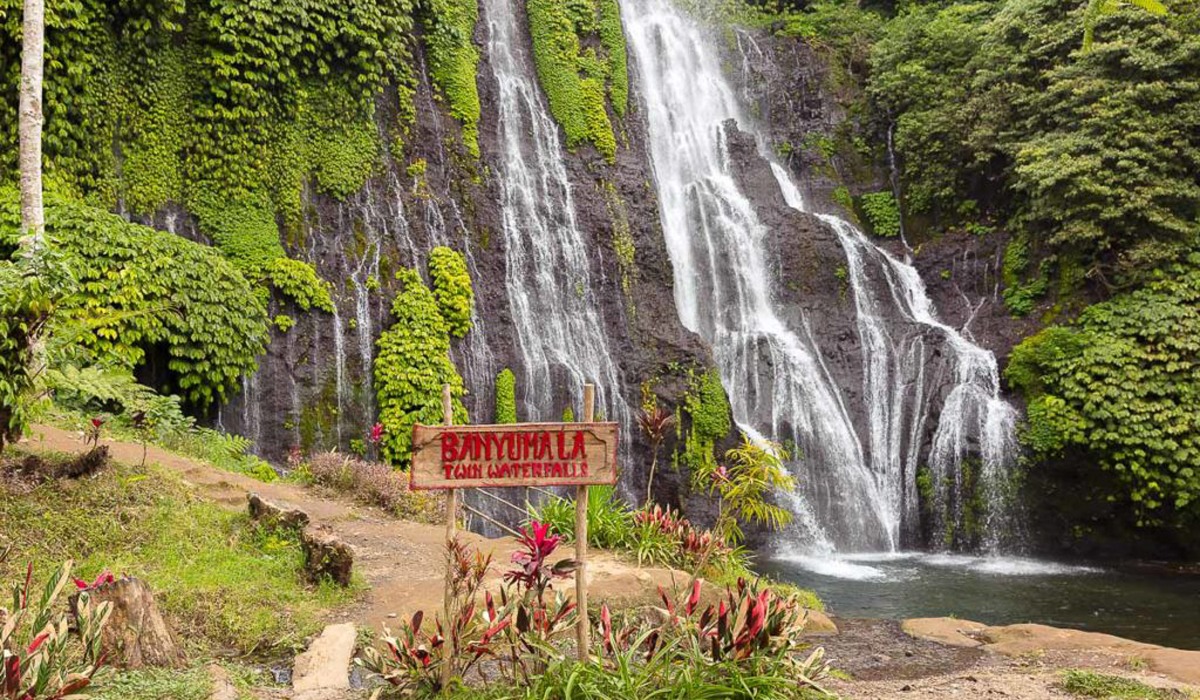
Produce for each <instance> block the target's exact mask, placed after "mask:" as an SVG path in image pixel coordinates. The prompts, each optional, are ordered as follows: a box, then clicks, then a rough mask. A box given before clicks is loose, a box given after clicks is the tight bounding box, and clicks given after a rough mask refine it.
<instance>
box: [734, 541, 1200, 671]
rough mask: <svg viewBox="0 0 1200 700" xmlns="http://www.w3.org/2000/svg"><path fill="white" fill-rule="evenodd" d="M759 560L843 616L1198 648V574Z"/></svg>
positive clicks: (994, 563) (870, 559)
mask: <svg viewBox="0 0 1200 700" xmlns="http://www.w3.org/2000/svg"><path fill="white" fill-rule="evenodd" d="M756 568H758V569H759V570H760V571H761V572H763V573H768V574H771V575H773V576H775V577H776V578H779V579H781V580H784V581H790V582H792V583H795V584H796V585H798V586H802V587H804V588H811V589H813V590H815V591H816V592H817V594H818V595H820V596H821V598H822V599H823V600H824V601H825V604H826V605H827V606H828V607H829V609H830V610H831V611H832V612H833V613H834V614H836V615H840V616H843V617H883V618H907V617H940V616H954V617H959V618H964V619H969V620H976V621H979V622H983V623H986V624H992V625H997V624H1012V623H1016V622H1038V623H1042V624H1047V625H1055V626H1057V627H1069V628H1075V629H1083V630H1089V631H1093V632H1106V633H1108V634H1115V635H1118V636H1121V637H1126V638H1129V639H1136V640H1139V641H1144V642H1150V643H1152V644H1162V645H1164V646H1172V647H1179V648H1183V649H1200V576H1197V575H1183V574H1178V575H1175V574H1161V573H1148V572H1144V571H1123V570H1116V569H1113V568H1108V567H1103V566H1087V565H1084V566H1081V565H1073V564H1062V563H1057V562H1050V561H1042V560H1036V559H1025V558H1017V557H971V556H964V555H955V554H929V553H916V552H913V553H887V554H861V555H800V554H796V555H785V554H781V555H776V556H773V557H769V558H768V557H766V556H764V557H763V558H762V559H760V561H759V565H758V566H757V567H756Z"/></svg>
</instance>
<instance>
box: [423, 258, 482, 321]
mask: <svg viewBox="0 0 1200 700" xmlns="http://www.w3.org/2000/svg"><path fill="white" fill-rule="evenodd" d="M429 277H430V281H431V282H432V283H433V293H434V295H435V296H436V297H437V304H438V311H440V312H441V314H442V319H443V320H444V321H445V322H446V327H447V328H449V329H450V333H451V335H453V336H455V337H458V338H461V337H463V336H464V335H466V334H467V331H469V330H471V312H472V311H473V310H474V308H475V290H474V289H472V288H471V274H470V273H469V272H468V271H467V262H466V260H464V259H463V256H462V254H461V253H458V252H456V251H454V250H452V249H450V248H447V247H445V246H438V247H436V248H434V249H433V251H432V252H431V253H430V254H429Z"/></svg>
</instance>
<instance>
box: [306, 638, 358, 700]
mask: <svg viewBox="0 0 1200 700" xmlns="http://www.w3.org/2000/svg"><path fill="white" fill-rule="evenodd" d="M355 641H356V640H355V631H354V623H351V622H344V623H341V624H337V625H329V626H328V627H326V628H325V629H324V630H323V631H322V632H321V634H320V636H318V637H317V638H316V639H314V640H313V643H312V644H310V645H309V647H308V651H306V652H304V653H303V654H301V655H299V656H297V657H296V662H295V666H294V668H293V670H292V690H293V691H294V693H295V696H294V697H295V700H318V699H321V698H327V697H337V693H339V692H341V693H344V692H345V691H347V690H349V689H350V659H351V657H352V656H354V643H355Z"/></svg>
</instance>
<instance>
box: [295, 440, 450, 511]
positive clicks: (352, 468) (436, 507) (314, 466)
mask: <svg viewBox="0 0 1200 700" xmlns="http://www.w3.org/2000/svg"><path fill="white" fill-rule="evenodd" d="M307 469H308V475H309V477H310V478H311V479H312V481H313V482H315V483H317V484H320V485H322V486H328V487H329V488H332V489H335V490H337V491H342V492H345V493H349V494H352V495H353V496H354V497H355V498H356V499H358V500H359V501H362V502H363V503H367V504H369V505H373V506H378V507H380V508H383V509H384V510H386V511H388V512H390V513H392V514H393V515H395V516H396V517H399V518H404V519H406V520H415V521H417V522H422V523H430V524H437V523H441V522H444V521H445V511H446V502H445V499H444V498H443V497H442V496H441V495H433V494H431V493H429V492H424V491H410V490H409V489H408V484H407V483H406V480H405V476H404V475H402V474H397V473H396V471H395V470H393V469H392V468H391V467H390V466H388V465H386V464H382V463H380V462H367V461H363V460H361V459H354V458H351V457H347V456H345V455H340V454H338V453H336V452H323V453H321V454H318V455H314V456H313V457H312V459H310V460H309V461H308V463H307Z"/></svg>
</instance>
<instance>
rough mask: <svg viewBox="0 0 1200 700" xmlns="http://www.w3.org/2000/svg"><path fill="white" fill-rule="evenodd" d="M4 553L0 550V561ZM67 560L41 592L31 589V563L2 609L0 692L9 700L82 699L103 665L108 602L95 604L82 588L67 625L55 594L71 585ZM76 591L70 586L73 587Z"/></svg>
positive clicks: (69, 566)
mask: <svg viewBox="0 0 1200 700" xmlns="http://www.w3.org/2000/svg"><path fill="white" fill-rule="evenodd" d="M6 555H7V552H0V564H2V563H3V561H2V560H3V558H4V557H5V556H6ZM71 567H72V564H71V562H67V563H66V564H64V565H63V566H62V567H61V568H59V569H58V570H57V572H56V573H55V574H54V575H52V576H51V577H50V578H49V580H47V581H46V585H45V587H44V588H43V589H42V593H41V595H40V596H39V595H38V593H37V591H36V590H35V589H34V588H33V563H32V562H31V563H30V564H29V566H28V568H27V569H26V574H25V578H24V581H23V582H22V583H17V584H14V585H13V587H12V601H13V608H12V609H11V610H7V609H5V608H2V607H0V693H3V694H4V697H6V698H12V699H13V700H58V699H59V698H63V697H68V696H70V697H86V696H80V695H78V693H79V691H81V690H83V689H84V688H86V687H88V686H89V685H91V683H92V680H93V678H94V677H95V676H96V674H97V673H98V672H99V671H100V670H101V667H102V666H103V665H104V655H103V654H101V652H100V635H101V632H103V630H104V625H105V624H106V623H107V622H108V616H109V614H110V613H111V612H112V603H108V602H104V603H101V604H100V605H98V606H95V607H93V606H92V604H91V601H90V600H89V594H88V593H87V591H86V590H82V591H80V593H79V598H78V601H77V603H76V610H77V615H76V616H75V619H76V621H77V624H78V630H73V629H71V628H70V626H69V622H68V619H67V617H68V615H67V611H66V608H65V607H63V606H62V605H61V603H60V601H59V600H58V599H59V596H61V595H62V593H63V590H64V589H66V588H67V586H68V585H69V584H70V583H71ZM71 588H72V589H74V586H71Z"/></svg>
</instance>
